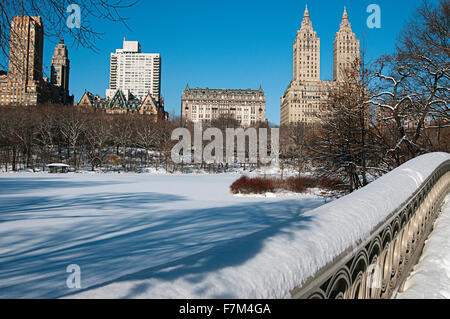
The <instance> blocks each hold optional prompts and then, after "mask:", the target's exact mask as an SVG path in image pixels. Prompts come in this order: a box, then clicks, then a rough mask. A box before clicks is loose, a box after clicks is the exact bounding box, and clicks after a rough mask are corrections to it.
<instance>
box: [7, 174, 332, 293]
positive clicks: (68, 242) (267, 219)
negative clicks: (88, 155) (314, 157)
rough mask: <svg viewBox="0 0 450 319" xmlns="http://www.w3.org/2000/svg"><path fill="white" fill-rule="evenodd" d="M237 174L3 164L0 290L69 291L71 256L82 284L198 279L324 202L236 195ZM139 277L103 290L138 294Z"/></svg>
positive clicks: (248, 254)
mask: <svg viewBox="0 0 450 319" xmlns="http://www.w3.org/2000/svg"><path fill="white" fill-rule="evenodd" d="M237 178H238V176H237V175H236V174H230V175H228V174H223V175H192V174H189V175H181V174H178V175H167V174H165V175H159V174H155V175H153V174H62V175H53V174H47V173H32V174H31V173H8V174H0V298H54V297H61V296H64V295H67V294H71V293H74V290H73V289H72V290H71V289H68V288H67V286H66V279H67V277H68V276H69V275H70V274H69V273H66V267H67V266H68V265H70V264H77V265H79V266H80V268H81V285H82V289H86V288H89V287H92V286H96V285H102V284H105V283H107V282H111V281H119V282H123V281H124V278H133V280H138V279H139V278H141V276H143V274H148V276H149V277H155V278H160V279H161V280H167V278H170V277H173V278H174V279H175V278H176V277H178V276H184V275H185V274H188V277H189V278H190V279H189V280H200V279H201V277H202V276H203V274H205V275H206V274H211V273H214V272H216V271H220V270H221V269H228V268H231V267H233V266H236V265H240V264H245V263H246V262H247V261H248V260H250V259H251V258H253V257H254V256H255V255H257V254H259V253H260V252H261V251H262V249H263V246H264V242H265V241H266V240H268V239H270V238H271V237H273V236H275V235H277V234H280V233H282V231H283V228H284V227H286V225H289V224H291V223H294V222H296V223H302V222H306V221H307V220H308V219H307V218H306V217H305V218H304V217H302V215H303V214H304V213H305V212H306V211H308V210H310V209H312V208H315V207H317V206H319V205H321V204H323V200H322V199H321V198H318V197H317V196H313V195H298V194H297V195H295V196H289V195H287V194H285V195H284V196H283V197H282V198H277V197H267V198H264V197H238V196H233V195H232V194H231V193H230V191H229V186H230V185H231V183H232V182H233V181H234V180H235V179H237ZM172 264H173V265H174V266H171V265H172ZM126 275H128V277H124V276H126ZM192 277H196V278H197V279H192ZM144 287H145V286H142V285H140V284H137V285H132V284H131V285H130V287H129V288H125V287H122V288H120V289H119V290H118V291H115V292H113V291H108V294H104V295H102V296H104V297H137V296H139V292H140V291H141V290H145V289H143V288H144ZM161 293H165V294H169V295H170V291H167V292H163V291H161ZM199 295H201V294H200V293H199ZM186 297H189V295H186Z"/></svg>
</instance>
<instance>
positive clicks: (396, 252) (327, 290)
mask: <svg viewBox="0 0 450 319" xmlns="http://www.w3.org/2000/svg"><path fill="white" fill-rule="evenodd" d="M436 154H437V155H438V157H440V159H439V160H436V159H435V158H436ZM427 156H428V157H427ZM433 159H434V160H433ZM413 161H414V162H413V163H412V164H411V165H406V166H405V165H403V166H400V167H399V168H397V169H396V170H394V171H392V172H390V173H388V174H386V175H385V176H383V177H382V178H381V179H384V182H385V183H391V186H392V183H394V185H395V186H396V187H397V188H398V189H399V190H400V188H402V187H406V186H408V187H410V188H411V185H410V184H408V185H405V181H408V179H407V178H405V175H407V174H410V173H411V176H416V177H417V178H415V179H414V178H411V179H409V180H410V181H411V183H415V185H414V188H415V191H413V192H412V194H410V195H409V196H408V197H406V198H395V197H397V196H401V194H400V195H398V194H396V193H393V192H392V187H390V188H386V191H384V192H383V188H382V187H381V188H380V185H382V183H378V184H379V185H378V188H376V187H375V186H374V187H372V188H371V189H372V190H379V191H378V192H374V197H375V199H374V202H375V203H378V204H374V207H373V209H380V210H382V209H383V208H386V206H389V205H385V202H386V201H389V200H390V199H392V198H395V200H396V202H398V203H401V204H400V205H399V206H397V207H396V208H395V209H393V210H392V208H390V209H391V210H392V211H390V212H386V214H385V215H383V216H386V217H385V218H384V220H383V221H382V222H380V223H379V224H378V225H376V226H375V225H374V227H373V230H372V231H371V233H370V234H368V236H367V237H366V238H365V239H363V240H360V241H359V242H357V243H354V245H352V246H351V247H348V248H347V249H346V250H345V251H344V252H342V253H341V254H340V255H339V256H337V257H336V258H334V259H333V261H331V262H330V263H328V264H327V265H325V266H323V267H322V268H321V269H320V270H319V271H318V272H316V273H315V274H314V275H313V276H310V277H309V279H307V280H306V281H305V282H304V283H302V284H301V285H299V286H298V287H296V288H295V289H293V290H291V296H292V297H293V298H391V297H392V296H394V295H395V294H396V292H397V291H399V290H401V289H402V284H403V283H404V281H405V280H406V278H407V277H408V275H409V273H410V271H411V270H412V267H413V266H414V265H415V264H416V263H417V261H418V259H419V257H420V255H421V252H422V248H423V245H424V242H425V239H426V238H427V237H428V235H429V234H430V232H431V231H432V229H433V223H434V221H435V219H436V217H437V216H438V215H439V213H440V210H441V206H442V202H443V199H444V198H445V196H446V194H447V193H448V192H449V191H450V156H449V155H448V154H446V153H434V157H433V155H431V154H428V155H424V156H423V158H422V159H420V158H419V159H418V160H413ZM407 164H408V163H407ZM422 168H425V169H422ZM376 182H378V181H375V182H373V183H376ZM368 186H371V185H370V184H369V185H368ZM364 191H365V190H364V188H363V189H361V190H359V191H357V192H355V193H353V194H351V195H353V196H354V198H358V194H357V193H358V192H364ZM366 193H367V191H366ZM399 193H401V192H399ZM344 201H345V199H344ZM394 202H395V201H394ZM349 203H350V204H349V205H351V204H352V201H349ZM377 206H380V207H377ZM319 209H322V208H319ZM323 209H326V207H323ZM343 214H345V212H343Z"/></svg>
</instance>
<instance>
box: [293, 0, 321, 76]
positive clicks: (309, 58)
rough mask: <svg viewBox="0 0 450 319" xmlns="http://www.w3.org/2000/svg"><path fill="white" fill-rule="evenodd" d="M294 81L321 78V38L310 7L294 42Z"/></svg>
mask: <svg viewBox="0 0 450 319" xmlns="http://www.w3.org/2000/svg"><path fill="white" fill-rule="evenodd" d="M293 65H294V78H293V80H294V81H319V80H320V39H319V38H318V37H317V33H316V31H314V30H313V27H312V22H311V20H310V18H309V12H308V7H306V9H305V13H304V14H303V21H302V26H301V28H300V30H298V31H297V38H296V39H295V42H294V62H293Z"/></svg>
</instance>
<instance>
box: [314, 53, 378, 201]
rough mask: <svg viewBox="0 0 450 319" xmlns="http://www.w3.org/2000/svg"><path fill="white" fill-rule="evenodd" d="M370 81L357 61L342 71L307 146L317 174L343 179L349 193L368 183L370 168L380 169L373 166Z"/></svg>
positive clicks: (362, 65) (375, 146)
mask: <svg viewBox="0 0 450 319" xmlns="http://www.w3.org/2000/svg"><path fill="white" fill-rule="evenodd" d="M361 61H364V60H361ZM370 79H371V77H370V71H369V70H368V69H367V68H366V67H365V65H364V63H360V60H355V61H354V63H353V65H352V67H351V68H349V69H347V70H345V75H344V79H343V81H339V82H337V83H336V85H335V86H334V87H332V88H331V90H330V92H329V96H328V99H327V100H326V102H325V104H324V106H323V111H322V112H321V114H320V118H319V121H320V122H319V125H318V127H317V128H315V129H314V133H313V134H312V136H311V138H310V142H309V143H310V144H309V145H307V147H308V149H309V150H310V152H309V154H310V155H309V156H310V158H311V159H312V160H314V161H315V162H316V163H318V166H319V167H318V169H319V170H318V171H319V173H321V174H323V175H331V176H334V177H340V178H342V179H343V180H345V181H346V183H347V185H348V191H349V192H352V191H353V190H355V189H358V188H360V187H363V186H365V185H367V184H368V170H369V169H371V170H375V171H376V170H377V169H378V170H379V169H381V168H379V167H374V165H373V163H374V160H373V156H374V155H375V154H376V153H377V152H378V148H377V143H375V140H374V137H373V136H372V135H371V122H372V118H373V115H372V114H371V109H370V104H369V101H370V87H369V81H370ZM373 174H375V172H374V173H373Z"/></svg>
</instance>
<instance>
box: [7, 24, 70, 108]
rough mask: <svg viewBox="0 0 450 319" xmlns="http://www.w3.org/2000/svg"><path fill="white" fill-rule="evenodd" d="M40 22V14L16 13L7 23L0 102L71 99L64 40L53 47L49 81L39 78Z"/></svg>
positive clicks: (23, 102) (15, 102)
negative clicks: (6, 62) (5, 64)
mask: <svg viewBox="0 0 450 319" xmlns="http://www.w3.org/2000/svg"><path fill="white" fill-rule="evenodd" d="M43 47H44V25H43V23H42V19H41V17H30V16H16V17H14V19H13V20H12V22H11V31H10V44H9V65H8V74H2V75H1V76H0V105H36V104H39V103H45V102H50V103H63V104H69V103H72V102H73V96H69V60H68V52H67V48H66V46H65V45H64V42H62V43H60V44H59V45H57V46H56V48H55V55H54V56H53V58H52V68H51V80H50V82H49V81H48V80H47V79H46V78H43V77H42V75H43V72H42V60H43Z"/></svg>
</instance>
